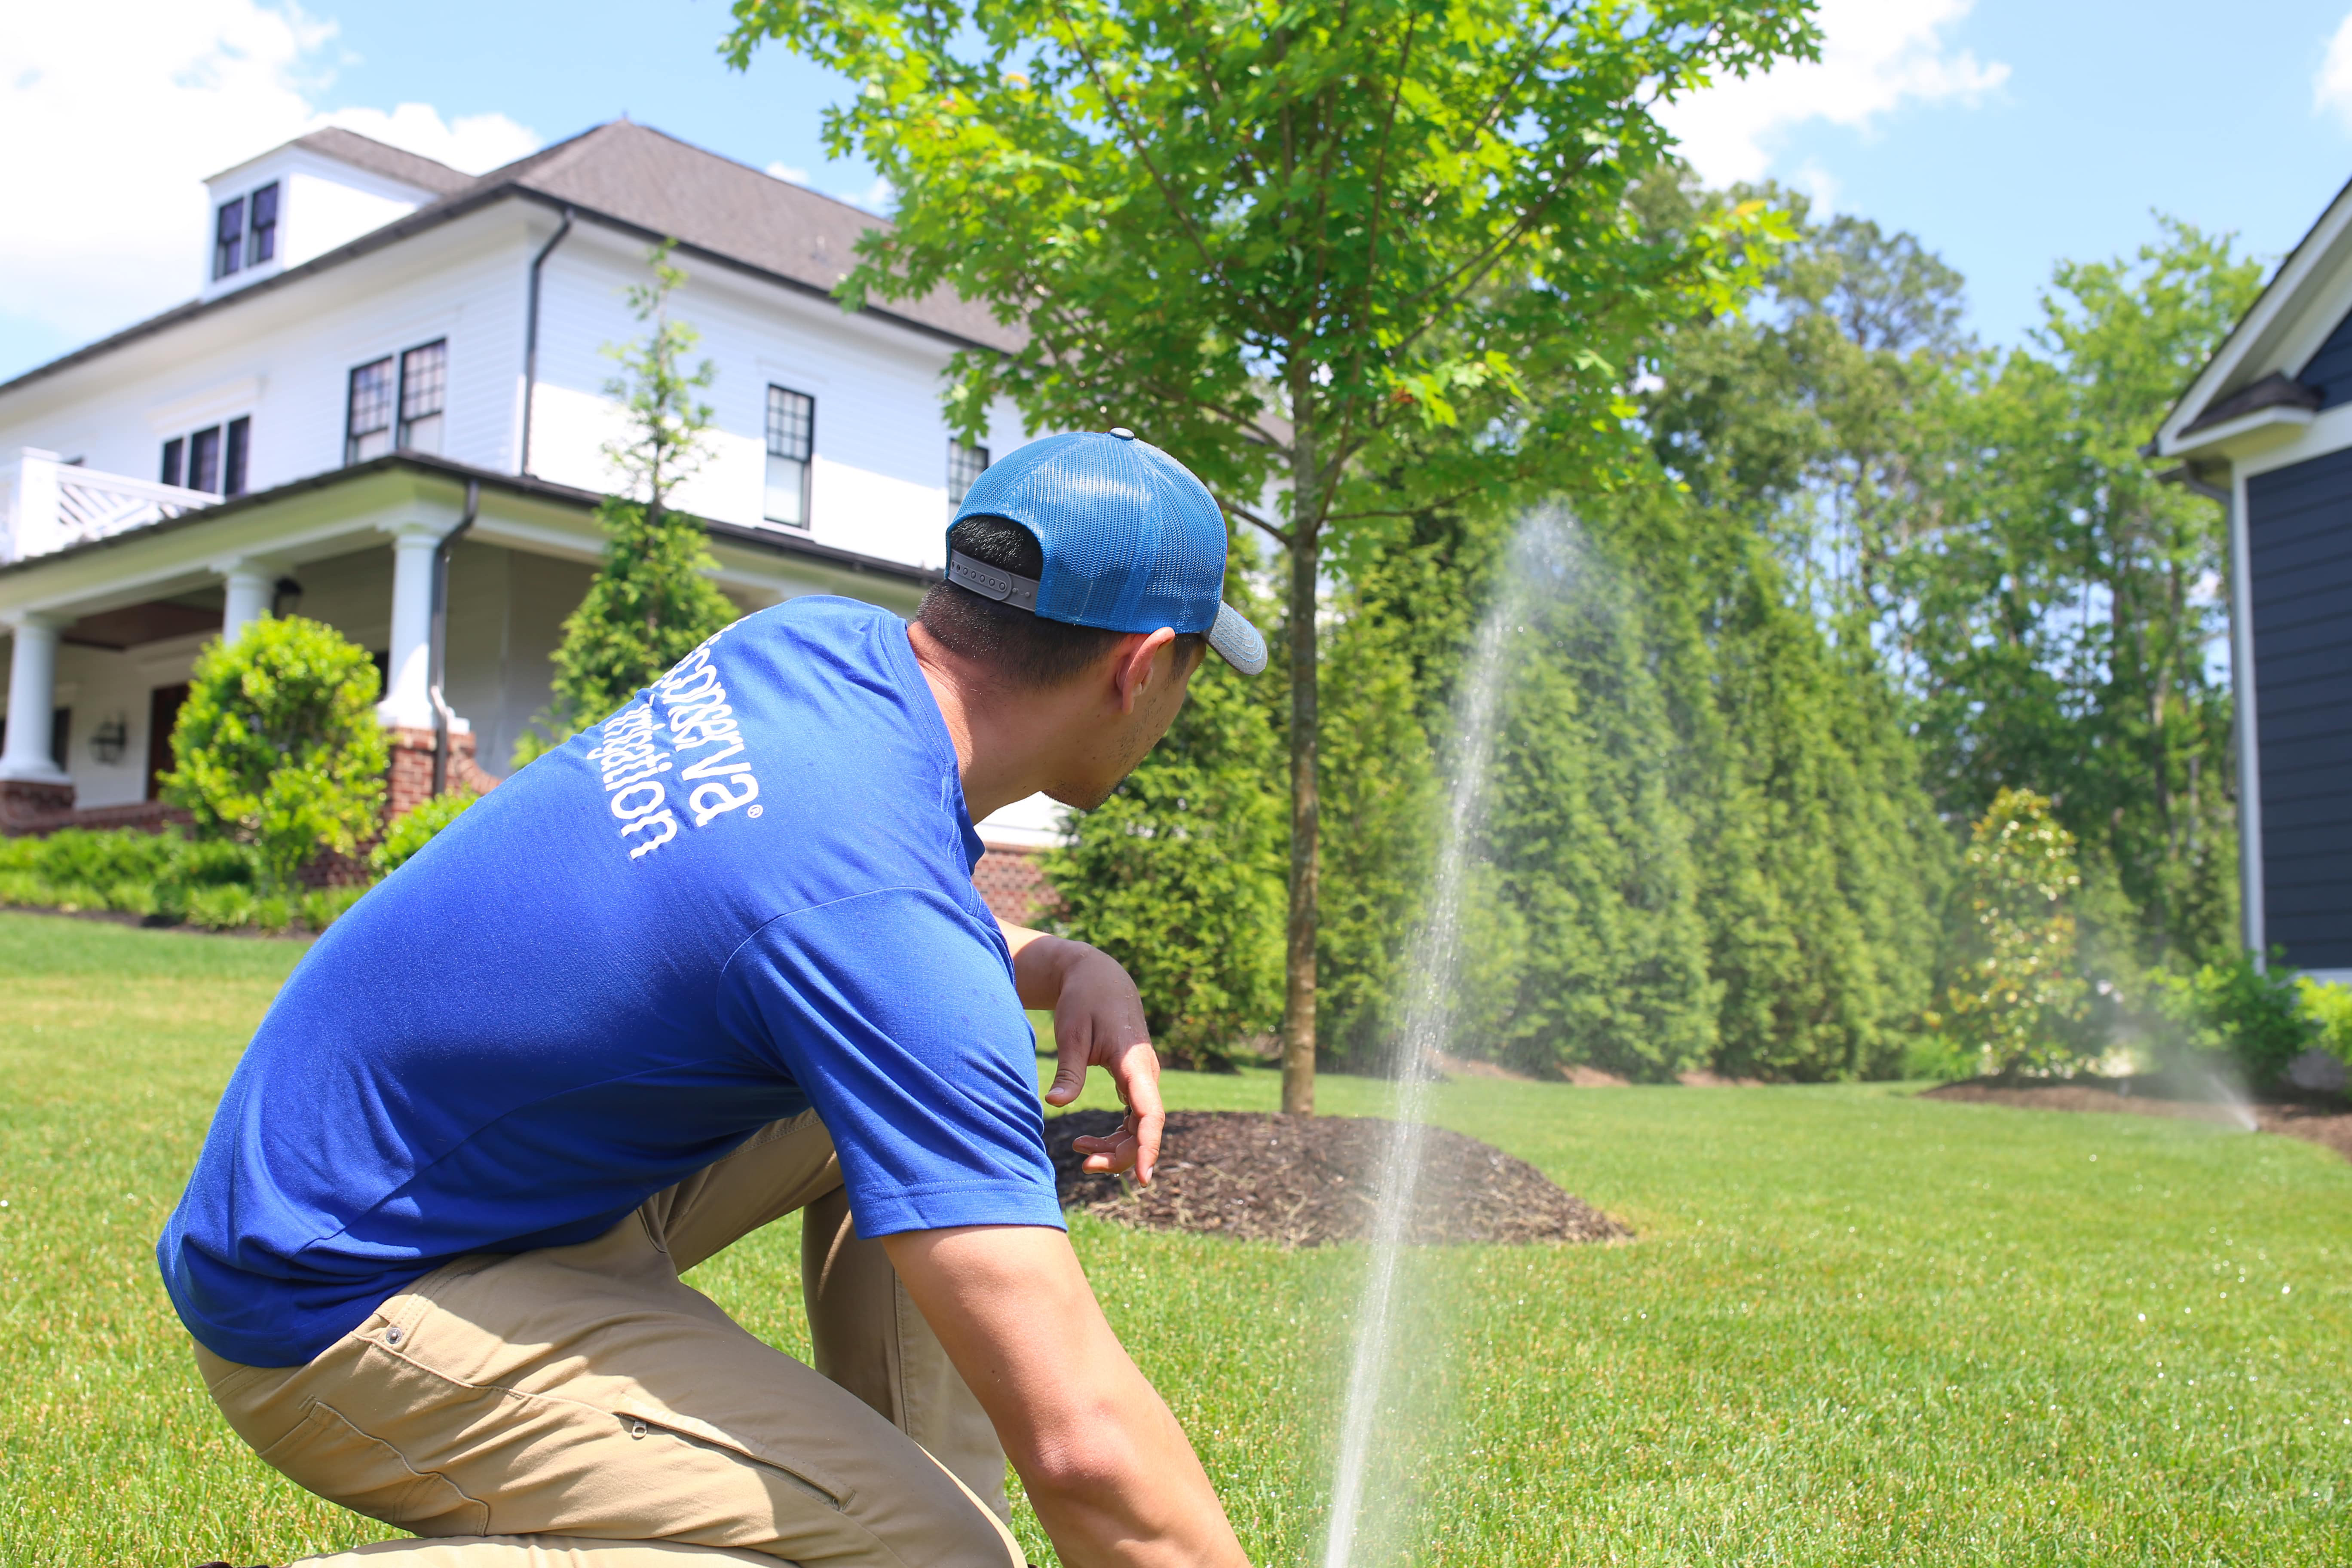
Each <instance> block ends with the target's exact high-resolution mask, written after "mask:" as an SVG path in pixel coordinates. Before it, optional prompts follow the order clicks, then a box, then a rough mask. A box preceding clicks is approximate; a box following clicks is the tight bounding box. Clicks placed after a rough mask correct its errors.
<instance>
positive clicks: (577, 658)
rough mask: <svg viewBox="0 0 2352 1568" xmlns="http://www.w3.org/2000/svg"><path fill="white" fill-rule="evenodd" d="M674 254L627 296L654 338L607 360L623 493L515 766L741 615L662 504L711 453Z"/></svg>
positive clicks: (655, 259) (706, 371)
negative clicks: (624, 418)
mask: <svg viewBox="0 0 2352 1568" xmlns="http://www.w3.org/2000/svg"><path fill="white" fill-rule="evenodd" d="M669 248H670V247H669V245H668V243H667V242H665V243H663V244H661V245H657V246H656V247H654V248H653V251H652V252H651V254H650V255H649V256H648V258H647V261H648V263H649V265H650V266H651V267H652V268H653V274H654V276H653V281H652V282H650V283H646V284H641V285H638V286H636V287H634V288H632V289H630V290H629V303H630V304H631V306H632V307H633V308H634V309H635V311H636V315H637V319H638V320H639V321H644V322H646V323H647V325H648V326H649V327H650V329H651V330H650V331H648V332H647V333H646V337H645V338H644V339H643V340H642V341H640V342H636V343H635V344H632V345H629V346H627V347H624V348H616V349H615V348H608V349H607V350H606V351H605V352H606V353H610V354H611V355H612V356H613V357H614V359H616V360H618V361H619V362H620V363H621V366H622V372H623V374H621V375H619V376H617V377H615V378H614V380H613V381H612V382H611V383H610V384H608V385H607V386H606V388H605V395H607V396H609V397H613V398H615V399H617V400H619V401H620V402H621V403H622V404H623V405H625V408H626V409H627V413H628V421H629V424H628V433H627V435H626V436H625V437H622V438H620V439H618V440H615V441H614V442H612V443H610V444H608V445H607V446H606V447H605V448H604V452H605V456H606V457H608V458H611V459H612V461H613V463H614V466H615V467H616V468H619V469H620V471H621V473H622V476H623V479H624V493H622V494H620V495H617V496H612V497H608V498H606V500H604V501H603V502H602V503H601V504H600V505H599V506H598V507H597V508H596V521H597V522H598V523H599V525H601V526H602V527H603V529H604V559H603V561H602V563H600V564H599V565H598V567H597V570H596V575H595V577H594V579H593V581H592V582H591V583H590V584H589V585H588V593H587V595H586V596H585V597H584V598H583V599H582V600H581V601H580V605H579V607H578V608H576V609H574V610H573V611H572V614H571V615H569V616H566V617H564V622H563V641H562V643H561V644H560V645H558V647H556V650H555V653H554V655H553V662H554V665H555V678H554V681H553V687H554V700H553V701H552V703H551V706H550V708H549V710H548V712H547V713H546V714H545V715H544V716H542V717H541V719H540V721H538V722H537V724H535V725H534V726H533V728H532V729H531V730H530V731H525V732H524V734H523V737H522V739H521V741H520V742H518V743H517V745H516V747H515V763H516V765H518V766H520V765H521V764H522V763H527V762H529V761H530V759H531V758H533V757H535V756H537V755H539V754H540V753H541V752H543V751H547V750H549V749H551V747H552V746H555V745H558V744H561V743H562V742H563V741H565V740H567V739H569V738H570V737H572V736H573V735H576V734H578V733H579V732H580V731H582V730H584V729H586V728H587V727H588V726H589V725H591V724H593V723H595V722H597V721H599V720H602V719H603V718H604V716H605V715H606V714H608V713H611V712H612V711H613V710H615V709H617V708H619V707H620V706H621V704H623V703H624V702H626V701H627V700H629V699H630V698H631V697H632V696H634V695H635V693H636V692H637V691H638V689H641V688H642V687H644V686H646V684H648V683H649V682H651V681H652V680H653V679H655V677H656V676H658V675H660V674H661V673H662V671H664V670H666V669H667V668H669V667H670V666H671V665H673V664H676V663H677V661H678V660H679V659H681V658H685V657H686V656H687V655H688V654H689V653H691V652H693V651H694V649H695V648H696V647H698V646H699V645H700V644H701V643H702V641H703V640H704V639H705V638H707V637H709V636H710V635H711V634H712V633H713V632H716V631H718V630H719V628H720V627H722V626H726V625H728V624H729V623H730V622H731V621H733V620H734V619H735V618H736V616H738V615H739V614H740V611H739V610H738V609H737V608H736V606H735V605H734V602H733V601H732V600H730V599H729V598H728V597H727V595H724V594H722V593H720V592H719V587H718V584H714V583H713V582H711V580H710V578H709V573H710V572H711V571H712V570H713V569H714V568H715V567H716V565H717V563H715V562H714V561H712V559H711V557H710V545H709V534H708V533H707V532H706V531H705V530H704V528H703V525H702V522H701V521H700V520H699V519H698V518H695V517H692V516H689V515H688V514H687V513H684V512H678V511H672V510H669V508H668V506H667V499H668V496H669V492H670V491H671V490H672V489H674V488H676V487H677V485H679V484H681V483H683V482H684V481H685V480H686V479H688V478H689V477H691V476H692V475H693V473H694V472H695V471H696V470H697V469H698V468H700V467H701V465H702V463H703V461H704V459H705V458H706V456H707V454H708V432H709V426H710V418H711V414H710V407H709V405H708V404H705V403H703V402H701V401H700V400H699V399H698V397H697V395H696V394H697V393H698V392H699V391H701V390H702V389H703V388H705V387H708V386H709V384H710V383H711V380H712V378H713V376H714V374H715V373H714V371H713V369H712V367H711V364H710V362H709V361H708V360H705V361H704V362H703V363H701V364H700V365H699V366H698V367H697V368H696V369H694V370H693V371H691V372H689V371H688V370H686V369H685V368H684V366H683V364H682V363H681V361H682V360H683V358H684V356H685V354H686V353H688V351H689V350H690V349H692V348H693V346H694V344H695V343H696V342H698V334H697V333H696V331H695V330H694V328H692V327H691V326H689V325H688V324H687V323H685V322H683V321H672V320H670V318H669V296H670V294H671V292H672V291H673V290H675V289H677V286H678V285H679V284H681V283H683V282H684V281H685V280H686V274H685V273H684V272H682V271H680V270H679V269H678V268H676V267H673V266H671V265H670V263H669V259H668V258H669Z"/></svg>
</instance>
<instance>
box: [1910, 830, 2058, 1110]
mask: <svg viewBox="0 0 2352 1568" xmlns="http://www.w3.org/2000/svg"><path fill="white" fill-rule="evenodd" d="M1960 865H1961V870H1960V887H1959V910H1960V921H1959V924H1960V930H1959V932H1958V938H1957V942H1956V950H1955V952H1954V953H1953V961H1952V978H1951V981H1950V983H1949V984H1948V985H1947V986H1946V987H1945V992H1944V1002H1945V1006H1946V1008H1947V1010H1948V1024H1949V1026H1950V1029H1951V1032H1952V1034H1953V1035H1954V1036H1955V1037H1957V1038H1958V1040H1959V1041H1960V1043H1961V1045H1962V1046H1963V1047H1968V1048H1969V1049H1972V1050H1975V1051H1977V1052H1978V1053H1979V1056H1980V1058H1981V1061H1982V1063H1983V1065H1984V1068H1985V1070H1987V1071H1990V1072H1996V1073H2013V1072H2016V1071H2018V1070H2020V1069H2021V1068H2040V1069H2047V1068H2053V1067H2060V1066H2066V1065H2070V1064H2071V1063H2072V1062H2073V1060H2074V1057H2075V1055H2076V1053H2077V1049H2078V1047H2079V1046H2080V1044H2081V1037H2080V1026H2081V1024H2082V1021H2083V1017H2084V996H2085V994H2086V992H2087V990H2088V987H2087V986H2086V985H2085V984H2084V980H2083V973H2082V970H2081V968H2080V966H2079V965H2078V964H2077V963H2075V953H2074V914H2073V912H2072V910H2070V909H2069V908H2068V900H2069V899H2070V898H2071V896H2072V895H2073V893H2074V889H2077V888H2079V887H2080V886H2082V876H2081V874H2080V873H2079V872H2078V871H2077V870H2076V869H2075V867H2074V835H2073V834H2071V833H2069V832H2067V831H2066V830H2065V829H2064V828H2063V827H2061V826H2059V825H2058V823H2057V822H2056V820H2055V819H2054V818H2053V817H2052V816H2051V813H2050V802H2049V801H2048V799H2047V798H2045V797H2043V796H2042V795H2035V794H2033V793H2032V791H2030V790H2011V789H2005V790H2002V791H2001V792H2000V794H1999V795H1995V796H1994V797H1993V803H1992V808H1991V809H1990V810H1989V811H1987V812H1986V813H1985V815H1984V816H1983V817H1981V818H1980V819H1979V821H1978V822H1977V825H1976V826H1975V828H1974V829H1973V830H1972V832H1971V833H1970V835H1969V848H1968V853H1967V854H1966V855H1964V856H1962V857H1961V861H1960Z"/></svg>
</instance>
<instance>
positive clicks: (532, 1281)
mask: <svg viewBox="0 0 2352 1568" xmlns="http://www.w3.org/2000/svg"><path fill="white" fill-rule="evenodd" d="M794 1209H800V1210H803V1211H804V1226H805V1229H804V1231H803V1239H802V1251H801V1275H802V1285H803V1290H804V1291H805V1293H806V1296H807V1300H808V1310H809V1323H810V1328H811V1330H812V1334H813V1338H814V1342H815V1346H816V1365H815V1367H814V1368H811V1367H808V1366H804V1365H803V1364H802V1363H799V1362H797V1361H794V1360H793V1358H792V1357H790V1356H787V1355H785V1354H783V1353H782V1352H779V1351H776V1350H772V1349H771V1348H770V1347H769V1346H767V1345H766V1344H763V1343H762V1342H760V1341H759V1340H756V1339H754V1338H753V1337H752V1336H751V1334H750V1333H749V1332H747V1331H744V1330H743V1329H742V1328H740V1327H739V1326H738V1325H737V1324H736V1323H735V1322H734V1321H733V1320H732V1319H730V1318H729V1317H728V1316H727V1315H726V1314H725V1313H724V1312H722V1311H720V1310H719V1307H718V1305H717V1304H716V1303H714V1302H713V1301H712V1300H710V1299H709V1297H707V1296H705V1295H703V1294H702V1293H701V1292H700V1291H698V1290H695V1289H689V1288H688V1286H686V1285H684V1284H681V1283H680V1282H679V1280H678V1275H679V1274H680V1273H681V1272H683V1271H684V1270H686V1269H688V1268H692V1267H694V1265H696V1264H697V1263H699V1262H701V1261H702V1260H703V1259H704V1258H709V1257H710V1256H711V1255H712V1254H714V1253H716V1252H718V1251H719V1250H720V1249H721V1248H723V1247H726V1246H728V1245H729V1244H730V1243H731V1242H733V1241H735V1240H737V1239H738V1238H740V1237H744V1236H747V1235H749V1234H750V1233H751V1232H752V1231H754V1230H756V1229H758V1228H759V1227H760V1226H763V1225H766V1224H767V1223H768V1222H769V1221H771V1220H773V1219H776V1218H778V1217H779V1216H781V1215H785V1214H789V1213H791V1212H792V1211H793V1210H794ZM196 1362H197V1364H198V1366H199V1367H200V1368H201V1369H202V1371H203V1373H204V1377H205V1385H206V1386H207V1387H208V1388H209V1389H210V1390H211V1391H212V1395H213V1398H214V1400H215V1402H216V1403H218V1405H220V1407H221V1411H222V1413H223V1414H224V1415H226V1416H227V1417H228V1422H229V1425H230V1426H234V1427H235V1428H236V1432H237V1435H238V1436H241V1437H243V1438H244V1439H245V1440H246V1441H247V1443H250V1444H251V1445H252V1446H253V1447H254V1449H255V1451H256V1452H257V1453H258V1454H260V1456H261V1457H262V1458H264V1459H266V1460H268V1462H269V1463H270V1464H271V1465H273V1466H275V1467H276V1468H278V1469H279V1470H282V1471H284V1472H285V1473H286V1474H287V1475H288V1476H289V1477H290V1478H292V1479H294V1480H296V1481H298V1482H299V1483H300V1484H301V1485H303V1486H305V1487H308V1488H309V1489H310V1490H312V1491H314V1492H316V1493H318V1494H319V1495H320V1496H321V1497H323V1498H326V1499H329V1500H331V1501H334V1502H338V1503H341V1504H342V1505H343V1506H344V1507H345V1508H349V1509H352V1510H356V1511H358V1512H361V1513H364V1514H367V1515H369V1516H370V1517H372V1518H375V1519H380V1520H383V1521H384V1522H385V1523H387V1524H394V1525H399V1526H401V1527H403V1528H404V1529H406V1530H411V1531H415V1532H416V1533H417V1534H419V1535H425V1536H432V1537H437V1538H445V1539H440V1540H438V1541H436V1542H433V1543H430V1544H428V1543H425V1542H386V1543H385V1544H383V1545H380V1546H372V1547H365V1548H362V1549H361V1550H360V1551H358V1552H351V1553H347V1554H344V1555H341V1556H337V1557H333V1558H329V1559H324V1560H322V1561H324V1562H328V1563H346V1562H348V1563H351V1564H353V1565H354V1568H356V1565H358V1564H360V1563H369V1564H379V1563H380V1564H381V1565H382V1568H391V1565H392V1564H394V1563H398V1564H404V1565H409V1568H558V1565H562V1568H590V1565H592V1564H593V1565H594V1568H636V1565H638V1564H641V1563H642V1564H647V1565H651V1564H655V1563H672V1562H679V1561H682V1560H684V1559H685V1558H688V1557H694V1558H704V1559H719V1560H734V1561H750V1562H753V1563H759V1562H772V1560H773V1559H775V1558H778V1557H782V1558H786V1559H789V1560H791V1561H793V1562H795V1563H808V1564H818V1563H822V1564H824V1565H825V1568H865V1565H867V1564H873V1565H876V1568H883V1565H887V1568H933V1565H949V1564H953V1565H958V1568H961V1564H966V1563H971V1564H984V1565H987V1568H1021V1563H1022V1559H1021V1553H1020V1551H1019V1549H1018V1547H1017V1546H1015V1544H1014V1543H1013V1537H1012V1535H1011V1533H1010V1532H1009V1531H1007V1530H1006V1529H1005V1527H1004V1524H1003V1517H1004V1514H1005V1505H1004V1497H1003V1486H1004V1454H1003V1449H1002V1448H1000V1447H998V1446H997V1442H996V1435H995V1433H994V1431H993V1430H992V1428H991V1427H990V1426H989V1423H988V1418H987V1416H986V1415H984V1414H983V1413H982V1410H981V1408H980V1405H979V1403H978V1401H976V1400H974V1399H973V1398H972V1396H971V1392H970V1391H969V1390H968V1389H966V1388H965V1386H964V1384H963V1382H962V1380H961V1378H960V1377H958V1376H957V1374H956V1372H955V1369H954V1368H953V1367H952V1366H951V1365H950V1364H949V1363H948V1360H947V1357H946V1354H945V1353H944V1352H942V1351H941V1350H940V1344H939V1342H938V1341H937V1340H936V1339H934V1338H933V1337H932V1335H931V1332H930V1330H929V1327H927V1326H926V1325H925V1324H924V1322H923V1320H922V1318H921V1316H920V1314H919V1313H918V1312H917V1311H916V1310H915V1308H914V1304H913V1302H911V1301H910V1300H908V1296H907V1292H906V1289H905V1288H904V1287H903V1286H901V1285H900V1284H899V1283H898V1276H897V1274H896V1273H895V1272H893V1271H892V1269H891V1268H890V1263H889V1259H888V1258H887V1257H886V1256H885V1255H884V1253H883V1250H882V1247H881V1245H880V1244H879V1243H877V1242H871V1241H860V1240H858V1239H857V1237H856V1235H855V1233H854V1232H853V1231H852V1230H851V1228H850V1225H849V1205H848V1203H847V1200H846V1197H845V1194H844V1193H843V1191H842V1187H841V1170H840V1166H839V1165H838V1164H837V1163H836V1162H835V1158H834V1152H833V1141H832V1139H831V1138H830V1137H829V1136H827V1134H826V1132H825V1131H824V1126H823V1124H822V1123H820V1122H819V1121H817V1119H816V1116H815V1113H814V1111H811V1112H806V1113H803V1115H801V1116H798V1117H795V1118H793V1120H791V1121H780V1122H776V1123H775V1124H773V1125H772V1126H770V1127H767V1128H765V1129H763V1130H762V1131H760V1132H759V1133H757V1134H755V1135H754V1136H753V1137H752V1138H751V1142H748V1143H746V1144H744V1145H743V1146H742V1147H741V1148H740V1149H738V1150H737V1151H735V1152H733V1153H731V1154H730V1155H728V1156H727V1158H725V1159H723V1160H721V1161H719V1163H716V1164H714V1165H711V1166H710V1167H709V1168H708V1169H706V1170H703V1171H701V1172H698V1173H696V1174H695V1175H693V1176H690V1177H688V1179H687V1180H686V1181H683V1182H681V1183H679V1184H677V1186H674V1187H671V1188H670V1189H668V1190H667V1191H666V1192H662V1193H658V1194H655V1195H654V1196H653V1197H651V1198H648V1199H646V1202H645V1204H644V1205H643V1206H641V1207H640V1208H639V1209H638V1210H637V1212H636V1213H635V1214H634V1215H630V1216H629V1217H628V1218H626V1219H625V1220H623V1221H622V1222H621V1223H620V1224H619V1225H617V1226H614V1227H613V1228H612V1229H611V1230H609V1231H607V1232H605V1233H604V1235H603V1236H602V1237H598V1238H597V1239H595V1240H594V1241H590V1242H583V1243H582V1244H581V1245H579V1246H577V1247H548V1248H545V1249H543V1250H541V1251H537V1252H525V1253H519V1254H513V1255H488V1254H484V1255H478V1256H475V1257H470V1258H459V1259H458V1260H457V1262H455V1263H451V1264H449V1265H447V1266H446V1267H445V1268H441V1269H439V1270H437V1271H436V1272H435V1273H432V1274H429V1275H427V1276H425V1278H424V1279H420V1280H418V1281H417V1282H416V1283H415V1285H413V1286H411V1287H410V1288H409V1289H406V1290H404V1291H402V1292H401V1293H400V1294H398V1295H396V1296H394V1297H393V1298H392V1299H391V1300H387V1301H386V1302H384V1303H383V1306H381V1307H380V1308H378V1309H377V1310H376V1311H375V1313H374V1315H373V1316H372V1317H370V1318H369V1319H368V1321H366V1322H364V1323H362V1324H361V1325H360V1326H359V1327H358V1328H357V1329H354V1330H353V1331H352V1332H350V1333H349V1334H346V1335H344V1336H343V1337H342V1338H341V1340H338V1341H337V1342H335V1343H333V1344H332V1345H330V1346H329V1347H328V1348H327V1349H326V1350H324V1351H322V1352H320V1353H319V1355H318V1356H317V1358H316V1359H314V1360H312V1361H311V1362H310V1363H309V1364H308V1365H305V1366H299V1367H250V1366H238V1365H236V1364H235V1363H230V1362H225V1361H223V1360H221V1359H220V1358H219V1357H218V1356H215V1355H214V1354H213V1353H212V1352H209V1351H207V1350H205V1349H204V1348H203V1347H202V1346H198V1347H197V1348H196ZM494 1537H495V1538H502V1539H492V1538H494ZM518 1538H520V1539H518ZM654 1543H660V1544H654ZM713 1549H720V1550H713ZM761 1553H764V1554H765V1555H764V1556H762V1555H759V1554H761Z"/></svg>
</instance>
